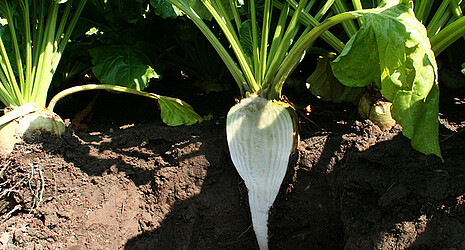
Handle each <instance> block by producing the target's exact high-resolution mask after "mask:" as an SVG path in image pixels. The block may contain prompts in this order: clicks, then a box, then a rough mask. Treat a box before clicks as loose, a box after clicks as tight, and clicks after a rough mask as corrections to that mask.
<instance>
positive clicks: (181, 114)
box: [158, 96, 208, 126]
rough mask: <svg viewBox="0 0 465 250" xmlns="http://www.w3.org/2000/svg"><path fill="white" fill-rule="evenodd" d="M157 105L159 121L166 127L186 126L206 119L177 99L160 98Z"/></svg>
mask: <svg viewBox="0 0 465 250" xmlns="http://www.w3.org/2000/svg"><path fill="white" fill-rule="evenodd" d="M158 105H160V116H161V119H162V120H163V122H164V123H165V124H166V125H168V126H179V125H186V126H188V125H192V124H195V123H197V122H202V121H203V120H204V119H208V118H206V117H202V116H200V115H199V114H197V113H196V112H195V111H194V109H193V108H192V106H191V105H189V104H188V103H186V102H184V101H182V100H180V99H177V98H173V97H167V96H160V97H159V99H158Z"/></svg>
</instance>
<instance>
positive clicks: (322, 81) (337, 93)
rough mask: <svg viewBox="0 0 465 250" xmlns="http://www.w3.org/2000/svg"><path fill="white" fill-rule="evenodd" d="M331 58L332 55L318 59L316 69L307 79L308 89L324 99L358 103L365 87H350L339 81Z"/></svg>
mask: <svg viewBox="0 0 465 250" xmlns="http://www.w3.org/2000/svg"><path fill="white" fill-rule="evenodd" d="M331 59H332V57H331V55H330V56H324V57H320V58H319V59H318V62H317V64H316V69H315V71H314V72H313V73H312V74H311V75H310V77H308V79H307V87H308V90H310V92H311V93H312V94H313V95H315V96H318V97H320V98H321V99H322V100H324V101H331V102H336V103H340V102H352V103H354V104H357V103H358V102H359V100H360V97H362V94H363V88H359V87H349V86H345V85H343V84H342V83H341V82H339V80H338V79H337V78H336V77H335V76H334V74H333V72H332V70H331V65H330V64H329V63H330V62H331Z"/></svg>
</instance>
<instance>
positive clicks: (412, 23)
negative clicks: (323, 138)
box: [332, 1, 441, 157]
mask: <svg viewBox="0 0 465 250" xmlns="http://www.w3.org/2000/svg"><path fill="white" fill-rule="evenodd" d="M382 6H384V7H383V8H379V9H375V10H366V11H359V12H357V13H358V15H360V19H361V20H362V22H363V25H362V27H361V28H360V30H359V31H358V32H357V33H356V34H355V35H354V36H352V38H351V39H350V41H349V42H348V43H347V45H346V47H345V48H344V50H343V51H342V52H341V55H340V56H339V57H338V58H337V59H335V60H334V61H333V62H332V69H333V73H334V75H335V76H336V77H337V78H338V79H339V80H340V81H341V83H343V84H345V85H347V86H352V87H356V86H359V87H361V86H365V85H368V84H371V83H373V84H374V85H375V86H376V87H379V88H381V94H382V95H383V96H384V97H385V98H386V99H387V100H389V101H391V102H392V103H393V106H392V116H393V118H394V119H395V120H396V121H397V122H398V123H399V124H400V125H402V127H403V131H402V132H403V134H404V135H405V136H406V137H407V138H410V139H411V140H412V146H413V147H414V148H415V149H417V150H418V151H420V152H422V153H425V154H435V155H437V156H439V157H441V152H440V148H439V138H438V126H439V121H438V106H439V88H438V81H437V65H436V60H435V56H434V53H433V51H432V50H431V45H430V42H429V39H428V37H427V33H426V29H425V27H424V26H423V25H422V24H421V23H420V22H419V21H418V20H417V19H416V17H415V15H414V13H413V10H412V8H411V7H412V6H411V4H410V3H409V1H385V2H384V3H383V4H382Z"/></svg>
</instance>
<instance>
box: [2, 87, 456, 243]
mask: <svg viewBox="0 0 465 250" xmlns="http://www.w3.org/2000/svg"><path fill="white" fill-rule="evenodd" d="M94 94H95V93H94ZM94 94H87V95H82V96H80V95H77V97H75V98H74V99H69V100H65V101H64V104H63V105H62V106H61V109H59V110H58V111H57V112H58V113H59V114H60V115H61V116H62V117H63V118H66V119H70V118H72V116H73V115H74V114H75V113H76V112H77V111H79V110H81V109H83V108H84V107H85V106H86V103H88V102H89V101H90V99H92V97H93V95H94ZM441 94H442V96H441V107H440V109H441V111H440V112H441V114H440V122H441V124H440V141H441V148H442V153H443V157H444V163H442V162H441V160H440V159H439V158H437V157H435V156H425V155H423V154H421V153H418V152H416V151H415V150H413V149H412V148H411V146H410V141H409V140H408V139H406V138H405V137H403V136H402V135H401V128H400V126H398V125H397V126H395V127H394V128H393V129H391V130H390V131H384V132H383V131H381V130H379V128H377V127H376V126H375V125H373V124H372V123H371V122H370V121H365V120H362V119H361V118H360V117H358V115H357V112H356V108H355V107H354V106H352V105H347V104H339V105H335V104H327V103H321V102H319V101H318V100H315V99H312V98H310V97H309V98H308V99H305V98H303V99H302V98H301V99H298V98H296V99H295V100H298V104H299V105H300V106H301V107H304V106H306V105H311V108H312V112H311V113H310V115H308V116H307V115H303V114H301V116H300V118H301V119H300V120H301V124H300V126H301V141H300V145H299V147H298V151H297V153H295V154H294V155H293V156H291V161H290V165H289V170H288V174H287V176H286V178H285V180H284V182H283V184H282V186H281V190H280V193H279V195H278V198H277V199H276V201H275V203H274V206H273V207H272V209H271V211H270V219H269V236H270V240H269V241H270V248H271V249H406V248H409V249H465V237H464V236H465V147H464V141H465V133H464V132H463V131H464V129H465V91H464V90H463V89H462V90H447V89H446V90H443V92H442V93H441ZM196 98H197V97H196ZM202 98H204V99H206V100H208V102H204V103H200V102H199V103H196V101H197V100H200V99H202ZM225 100H227V101H225ZM232 100H233V97H232V96H229V95H227V94H223V95H219V94H211V95H209V96H202V97H198V99H191V100H188V101H189V102H190V103H191V104H193V106H194V107H203V109H202V108H200V109H201V111H202V112H205V110H208V108H215V109H213V110H214V111H213V114H214V116H213V119H211V120H209V121H205V122H203V123H201V124H197V125H193V126H189V127H184V126H181V127H167V126H165V125H164V124H163V123H162V122H161V121H160V120H159V118H158V111H157V110H156V108H155V107H156V103H154V102H152V101H151V100H141V98H136V97H128V96H125V95H117V96H115V95H112V94H108V93H102V95H100V96H99V98H98V101H97V103H96V104H95V106H94V108H93V110H94V111H93V116H92V119H90V120H88V121H87V124H86V125H87V127H88V128H89V130H88V131H85V132H77V131H75V130H73V128H72V126H68V130H67V131H66V133H65V134H64V135H63V136H62V137H61V138H57V137H54V136H52V135H47V134H43V135H39V136H37V137H36V138H33V139H32V140H31V141H28V142H26V143H22V144H19V145H17V146H16V148H15V151H14V152H13V154H12V155H11V156H10V157H8V158H3V159H1V160H0V163H1V168H0V195H1V197H0V249H61V248H63V249H256V248H257V243H256V240H255V235H254V232H253V229H252V228H251V219H250V215H249V208H248V200H247V190H246V188H245V186H244V183H243V182H242V180H241V179H240V177H239V175H238V174H237V172H236V170H235V168H234V166H233V164H232V162H231V159H230V157H229V153H228V148H227V144H226V136H225V117H224V114H225V112H227V107H229V106H230V105H231V102H233V101H232ZM196 104H198V105H197V106H196ZM308 119H311V121H310V120H308Z"/></svg>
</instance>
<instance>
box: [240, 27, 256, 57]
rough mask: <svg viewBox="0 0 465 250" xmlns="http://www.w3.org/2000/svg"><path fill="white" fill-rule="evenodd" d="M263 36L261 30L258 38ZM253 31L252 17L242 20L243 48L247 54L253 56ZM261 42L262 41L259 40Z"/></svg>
mask: <svg viewBox="0 0 465 250" xmlns="http://www.w3.org/2000/svg"><path fill="white" fill-rule="evenodd" d="M260 37H261V34H260V31H259V32H258V38H260ZM252 39H253V33H252V21H251V20H250V19H248V20H246V21H244V22H242V24H241V27H240V30H239V40H240V42H241V45H242V49H243V50H244V53H245V54H246V55H247V56H250V57H252V56H253V42H252V41H253V40H252ZM257 43H258V44H260V41H258V42H257Z"/></svg>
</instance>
